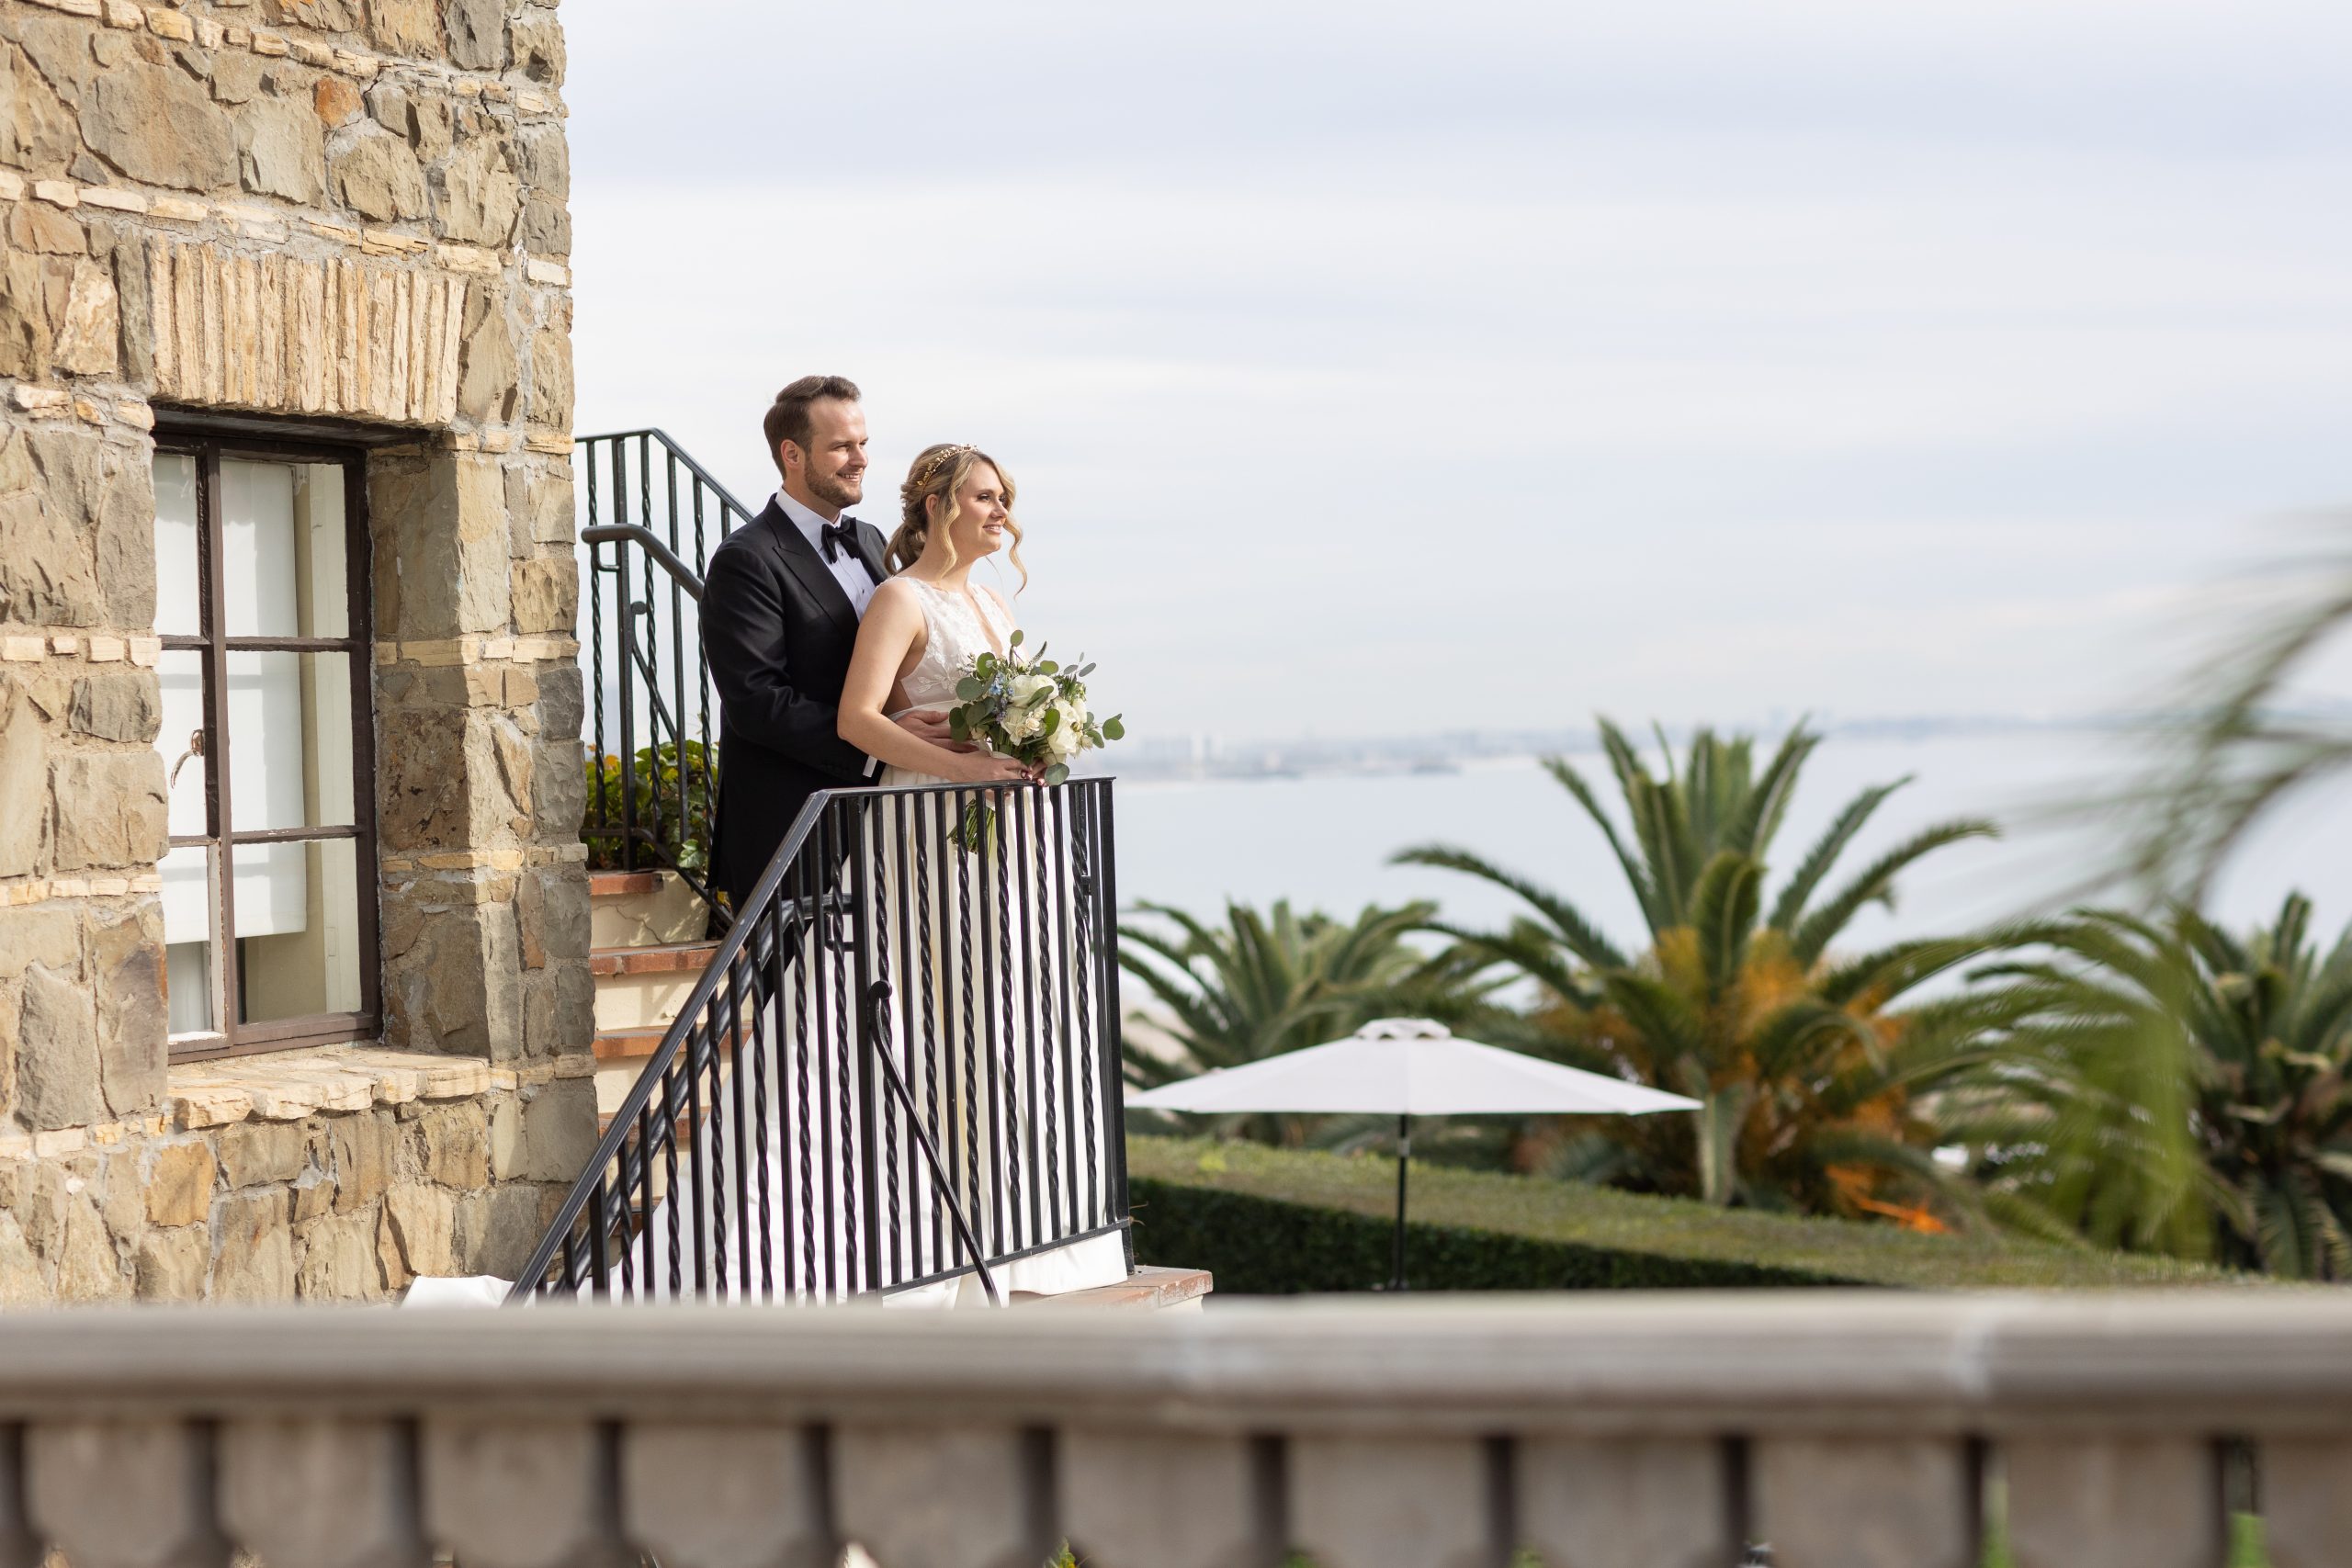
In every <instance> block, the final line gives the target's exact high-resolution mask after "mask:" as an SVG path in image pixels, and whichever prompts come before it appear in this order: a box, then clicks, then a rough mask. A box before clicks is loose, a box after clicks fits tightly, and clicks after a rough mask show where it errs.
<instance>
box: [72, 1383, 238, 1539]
mask: <svg viewBox="0 0 2352 1568" xmlns="http://www.w3.org/2000/svg"><path fill="white" fill-rule="evenodd" d="M212 1485H213V1475H212V1452H211V1441H210V1433H209V1431H207V1430H206V1428H205V1427H202V1426H200V1425H198V1423H195V1422H192V1421H184V1420H176V1419H170V1418H164V1419H155V1420H141V1419H104V1420H90V1421H58V1422H40V1423H38V1424H36V1425H35V1426H34V1427H32V1429H31V1431H30V1433H29V1434H28V1439H27V1442H26V1445H25V1491H26V1495H27V1500H28V1503H29V1504H30V1505H31V1506H30V1510H29V1511H30V1514H31V1517H32V1522H33V1526H34V1529H35V1530H36V1531H37V1532H38V1533H39V1534H40V1536H41V1537H42V1538H43V1539H44V1540H48V1541H51V1542H52V1543H53V1544H55V1545H56V1547H57V1548H58V1549H59V1550H60V1551H62V1552H63V1553H64V1554H65V1557H66V1560H67V1561H68V1562H71V1563H72V1564H73V1568H226V1565H227V1563H228V1561H229V1542H228V1540H226V1539H225V1538H224V1537H223V1536H222V1535H221V1533H220V1527H219V1525H218V1523H217V1522H216V1520H215V1518H214V1516H213V1506H212Z"/></svg>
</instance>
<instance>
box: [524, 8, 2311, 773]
mask: <svg viewBox="0 0 2352 1568" xmlns="http://www.w3.org/2000/svg"><path fill="white" fill-rule="evenodd" d="M563 17H564V21H565V24H566V28H567V32H568V35H569V39H570V46H571V76H570V80H569V82H568V83H567V85H566V87H565V96H566V98H567V100H568V102H569V104H570V107H571V137H572V166H573V186H572V205H573V212H574V217H575V225H576V246H575V252H574V255H573V269H574V273H575V277H576V299H577V323H576V325H577V336H576V351H577V358H578V376H579V383H580V389H581V390H580V412H579V423H578V428H579V430H580V431H581V432H582V434H589V433H594V432H596V431H600V430H605V429H612V428H616V427H635V426H638V425H641V424H649V423H650V424H658V425H661V426H662V427H664V428H666V429H667V430H669V431H670V432H671V434H673V435H674V436H676V437H677V438H678V439H679V440H680V441H681V442H682V443H683V444H684V446H686V447H687V449H688V450H690V451H691V452H693V453H694V454H695V455H696V456H697V457H700V458H701V459H702V460H703V461H704V462H705V463H706V464H707V466H709V467H710V468H713V469H714V470H715V471H716V472H717V473H718V475H719V476H720V477H721V478H722V479H726V480H728V481H729V483H730V484H732V485H735V486H736V487H737V489H738V492H739V493H740V494H741V495H743V496H744V497H745V499H747V500H752V501H753V503H754V504H757V497H759V496H761V495H763V494H764V493H765V492H766V491H768V490H770V489H772V488H773V485H774V474H773V471H772V470H771V469H770V468H768V467H767V466H766V462H765V458H764V457H763V453H762V451H761V449H760V444H759V437H758V434H757V432H758V420H759V415H760V413H761V412H762V411H763V409H764V407H765V406H766V402H767V400H768V399H769V398H770V397H771V396H772V395H773V393H774V392H775V389H776V388H777V387H778V386H780V385H782V384H783V383H784V382H785V381H786V380H789V379H791V378H793V377H796V376H798V375H801V374H803V373H806V372H809V371H815V370H823V371H833V372H838V373H841V374H844V375H848V376H850V377H852V378H855V379H856V380H858V381H859V382H860V383H862V384H863V385H864V387H865V391H866V402H867V414H868V418H869V421H870V423H871V425H872V429H873V433H874V438H875V440H874V456H875V471H874V479H875V480H876V481H878V482H872V483H870V484H869V500H868V502H867V504H866V505H865V507H864V508H862V509H860V510H861V512H862V514H863V515H865V517H866V518H867V519H868V520H869V521H873V522H876V523H877V524H880V525H882V526H884V527H885V529H886V530H887V529H888V526H889V525H890V522H891V513H892V512H893V510H894V508H895V499H896V489H897V481H898V479H899V477H900V476H902V475H903V473H904V470H905V467H906V464H907V462H908V460H909V459H910V457H912V456H913V454H914V453H915V452H916V451H917V450H918V449H919V448H920V447H922V446H924V445H925V444H927V443H930V442H933V441H941V440H961V441H970V442H975V443H978V444H979V445H981V446H985V447H987V448H989V450H991V451H992V452H994V453H995V454H997V455H998V456H999V457H1001V458H1002V459H1003V460H1004V462H1005V464H1006V466H1007V467H1008V468H1010V469H1011V470H1012V474H1013V476H1014V478H1015V479H1017V480H1018V482H1019V484H1020V488H1021V501H1020V506H1019V513H1020V516H1021V518H1022V521H1023V525H1025V526H1026V528H1027V529H1028V532H1029V545H1028V547H1027V549H1026V551H1025V554H1026V556H1027V558H1028V560H1029V565H1030V567H1031V570H1032V572H1033V581H1034V586H1033V588H1032V589H1031V590H1030V592H1029V593H1028V595H1027V596H1026V598H1025V600H1024V601H1023V618H1024V619H1025V620H1026V622H1027V623H1028V624H1029V625H1030V626H1032V627H1033V628H1035V630H1036V631H1037V632H1040V633H1042V634H1044V635H1046V636H1048V637H1051V638H1052V639H1053V640H1054V641H1055V642H1056V643H1057V644H1059V645H1061V646H1062V647H1063V648H1064V649H1066V650H1067V651H1070V652H1077V651H1079V650H1080V649H1081V648H1082V649H1084V650H1085V651H1087V652H1089V653H1091V655H1092V656H1094V657H1095V658H1096V659H1098V660H1101V661H1102V664H1103V669H1102V671H1101V673H1100V674H1099V675H1098V676H1097V677H1096V678H1095V682H1094V684H1095V686H1096V688H1097V691H1098V694H1100V696H1101V697H1102V698H1103V700H1105V701H1106V702H1108V703H1110V704H1111V705H1117V706H1121V707H1124V708H1125V710H1126V712H1127V714H1128V716H1129V717H1130V719H1131V720H1132V721H1133V722H1134V724H1135V725H1136V726H1137V727H1138V728H1140V729H1142V730H1144V731H1148V732H1158V733H1163V734H1164V733H1168V732H1171V731H1179V730H1206V731H1216V732H1222V733H1225V734H1227V735H1234V736H1249V735H1283V734H1292V733H1296V732H1298V731H1301V730H1312V731H1313V732H1315V733H1317V734H1321V735H1333V734H1358V733H1367V734H1368V733H1412V732H1425V731H1429V730H1432V729H1439V728H1460V727H1464V726H1477V727H1510V728H1534V727H1569V726H1577V725H1581V724H1582V723H1584V722H1585V721H1586V720H1587V718H1588V717H1589V715H1591V714H1592V713H1593V712H1595V711H1606V712H1608V713H1611V714H1613V715H1616V716H1620V717H1622V718H1625V719H1628V720H1633V721H1641V720H1645V719H1648V718H1650V717H1653V716H1655V717H1658V718H1662V719H1664V720H1666V721H1668V722H1669V723H1676V722H1685V721H1691V720H1697V719H1712V720H1715V721H1719V722H1725V723H1735V724H1736V723H1754V722H1758V721H1761V720H1762V719H1764V718H1765V717H1766V716H1768V715H1770V714H1773V713H1775V712H1779V713H1793V712H1796V711H1800V710H1808V709H1809V710H1812V711H1814V712H1815V713H1816V714H1823V713H1826V714H1829V715H1832V716H1877V715H1896V714H1906V715H1907V714H2005V713H2018V714H2033V715H2053V714H2061V715H2063V714H2067V713H2074V712H2083V711H2089V710H2093V709H2098V708H2101V707H2105V706H2109V705H2114V704H2118V703H2123V702H2130V701H2134V700H2137V699H2139V698H2141V697H2143V696H2144V695H2146V694H2147V692H2148V690H2149V689H2150V687H2151V686H2152V684H2153V683H2154V682H2156V681H2157V680H2158V678H2159V677H2160V676H2161V675H2162V674H2163V673H2165V671H2166V670H2167V669H2168V668H2169V666H2170V663H2171V661H2173V660H2177V658H2178V657H2179V651H2178V650H2179V648H2180V645H2181V644H2182V643H2183V641H2184V639H2185V638H2186V637H2187V636H2188V632H2187V631H2186V630H2185V628H2187V627H2189V626H2195V625H2198V624H2199V622H2198V621H2197V620H2196V619H2195V616H2196V615H2197V614H2198V611H2197V609H2196V607H2195V604H2194V601H2195V600H2196V599H2197V597H2198V595H2199V592H2201V591H2203V590H2205V589H2206V588H2207V587H2209V586H2210V584H2211V582H2212V581H2215V580H2216V579H2217V578H2218V577H2219V576H2221V575H2222V574H2223V573H2224V572H2226V571H2227V570H2230V569H2231V568H2233V566H2235V565H2237V564H2240V563H2243V562H2245V561H2247V560H2249V559H2252V558H2256V557H2259V556H2261V555H2264V554H2266V553H2268V552H2271V551H2273V550H2275V549H2277V548H2278V547H2280V544H2281V541H2282V540H2283V539H2286V538H2288V537H2290V536H2291V533H2292V530H2293V526H2294V525H2293V524H2292V523H2291V521H2289V520H2290V519H2292V518H2294V517H2295V516H2297V515H2298V514H2302V513H2309V512H2311V511H2312V510H2314V509H2318V508H2323V507H2328V506H2333V505H2339V504H2342V503H2345V502H2352V438H2347V437H2348V436H2352V200H2347V197H2352V7H2346V6H2342V5H2341V4H2328V5H2321V4H2311V5H2290V4H2268V3H2263V0H2213V3H2211V4H2205V5H2178V4H2165V3H2163V0H2122V3H2116V4H2103V3H2099V4H2095V3H2089V0H2031V3H2030V4H2005V3H2001V0H1960V3H1949V4H1947V3H1934V0H1905V3H1904V4H1902V5H1894V6H1891V5H1887V4H1884V3H1883V0H1867V3H1865V0H1850V3H1848V0H1814V3H1803V4H1789V3H1776V4H1732V3H1728V0H1726V3H1724V4H1713V5H1698V4H1681V3H1675V0H1645V3H1643V4H1639V5H1626V4H1623V3H1622V0H1615V3H1610V4H1593V3H1585V0H1576V3H1570V4H1563V3H1560V0H1525V3H1509V4H1506V3H1500V0H1453V3H1451V4H1447V5H1443V6H1430V5H1427V4H1421V3H1416V4H1412V5H1397V4H1387V3H1383V0H1344V3H1340V0H1273V3H1272V4H1268V3H1266V0H1256V3H1252V4H1247V5H1242V4H1231V3H1228V0H1188V3H1187V4H1185V5H1182V6H1114V5H1104V4H1103V3H1102V0H1084V3H1081V0H1070V3H1054V4H1045V3H1035V0H1031V3H1023V0H1000V3H997V4H991V5H988V6H973V5H970V4H968V3H964V0H936V3H924V4H914V3H909V0H845V3H839V4H835V5H831V6H804V5H797V4H794V5H786V4H779V3H778V0H674V3H673V4H669V5H664V6H658V7H654V6H646V5H644V4H643V0H570V3H569V4H567V5H566V6H564V9H563ZM2342 684H2343V686H2344V689H2346V690H2352V682H2343V683H2342Z"/></svg>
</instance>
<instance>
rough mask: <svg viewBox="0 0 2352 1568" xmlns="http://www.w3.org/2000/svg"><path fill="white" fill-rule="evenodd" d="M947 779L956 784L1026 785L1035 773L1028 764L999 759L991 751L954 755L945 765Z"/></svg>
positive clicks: (1014, 760) (1032, 779)
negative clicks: (953, 758) (952, 759)
mask: <svg viewBox="0 0 2352 1568" xmlns="http://www.w3.org/2000/svg"><path fill="white" fill-rule="evenodd" d="M946 776H947V778H948V779H949V780H950V781H951V782H953V783H956V784H1028V783H1032V782H1034V778H1035V773H1034V772H1033V770H1032V769H1031V768H1030V766H1029V764H1028V763H1026V762H1023V761H1021V760H1020V759H1018V758H1016V757H1000V756H998V755H997V754H996V753H995V752H993V751H967V752H961V753H957V754H956V755H955V760H954V761H951V762H949V763H948V764H947V767H946Z"/></svg>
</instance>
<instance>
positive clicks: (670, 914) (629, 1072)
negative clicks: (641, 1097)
mask: <svg viewBox="0 0 2352 1568" xmlns="http://www.w3.org/2000/svg"><path fill="white" fill-rule="evenodd" d="M588 897H589V945H590V952H589V955H588V968H589V972H590V973H591V974H593V975H594V976H595V978H596V1046H595V1051H596V1116H597V1121H598V1122H599V1124H600V1125H603V1124H607V1123H609V1122H610V1121H611V1118H612V1113H613V1111H614V1109H615V1108H616V1106H618V1105H619V1104H620V1101H621V1098H622V1097H623V1096H624V1095H626V1094H628V1090H629V1086H630V1085H631V1084H634V1083H635V1082H636V1081H637V1078H638V1075H639V1073H640V1072H641V1071H643V1070H644V1066H645V1062H646V1059H647V1058H648V1057H650V1055H653V1051H654V1047H656V1046H658V1045H659V1044H661V1043H662V1032H663V1031H664V1030H666V1029H668V1028H669V1027H670V1024H671V1022H672V1021H673V1020H674V1019H675V1018H676V1017H677V1016H678V1007H679V1005H680V1004H681V1003H682V1002H684V1000H685V999H686V996H687V994H688V993H689V992H691V991H692V990H693V989H694V987H695V981H696V980H699V979H700V978H702V972H703V971H704V970H705V969H706V968H707V967H708V966H709V964H710V958H711V954H712V953H715V952H716V951H717V950H718V943H717V942H707V941H705V940H704V938H703V931H704V927H705V922H706V920H707V917H708V914H709V911H708V909H707V907H706V906H705V905H704V903H703V901H702V900H701V899H700V898H699V897H696V896H695V891H694V889H693V888H691V887H689V886H686V884H685V882H684V880H683V879H682V878H681V877H679V876H678V875H677V874H676V873H674V872H668V871H598V872H591V873H590V874H589V876H588Z"/></svg>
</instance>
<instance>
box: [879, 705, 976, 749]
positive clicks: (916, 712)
mask: <svg viewBox="0 0 2352 1568" xmlns="http://www.w3.org/2000/svg"><path fill="white" fill-rule="evenodd" d="M890 722H891V723H893V724H895V725H897V726H898V727H899V728H900V729H903V730H905V731H906V732H907V733H908V734H910V735H911V736H913V737H914V738H915V739H918V740H928V741H930V742H931V743H932V744H933V746H944V747H946V748H947V749H948V750H950V751H969V750H971V749H972V748H971V746H970V745H969V744H968V743H967V742H965V741H962V740H958V739H956V738H955V735H954V734H953V733H952V732H951V731H950V730H949V729H948V728H947V716H946V714H944V713H943V712H941V711H939V710H938V709H936V708H910V709H909V710H908V711H907V712H905V713H902V714H900V715H899V716H897V717H896V718H893V719H892V720H891V721H890Z"/></svg>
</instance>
